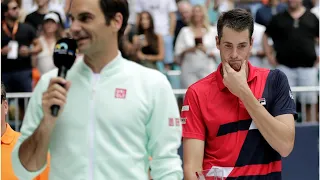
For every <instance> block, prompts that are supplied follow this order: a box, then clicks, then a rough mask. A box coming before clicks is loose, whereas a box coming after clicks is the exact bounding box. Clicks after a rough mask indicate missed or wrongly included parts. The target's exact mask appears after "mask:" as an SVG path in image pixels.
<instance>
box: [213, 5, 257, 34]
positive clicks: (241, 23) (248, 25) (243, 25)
mask: <svg viewBox="0 0 320 180" xmlns="http://www.w3.org/2000/svg"><path fill="white" fill-rule="evenodd" d="M253 22H254V21H253V17H252V15H251V13H249V12H248V11H247V10H245V9H240V8H236V9H233V10H230V11H227V12H225V13H223V14H222V15H221V16H220V17H219V20H218V25H217V29H218V38H219V40H221V37H222V30H223V28H224V27H228V28H231V29H233V30H234V31H237V32H241V31H244V30H246V29H248V30H249V38H250V40H251V37H252V33H253Z"/></svg>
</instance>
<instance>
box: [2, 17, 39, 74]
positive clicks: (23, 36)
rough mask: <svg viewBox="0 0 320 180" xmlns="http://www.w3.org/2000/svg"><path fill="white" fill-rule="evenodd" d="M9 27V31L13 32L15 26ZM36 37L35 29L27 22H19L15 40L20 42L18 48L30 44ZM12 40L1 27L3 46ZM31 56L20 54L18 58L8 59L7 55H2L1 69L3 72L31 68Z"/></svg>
mask: <svg viewBox="0 0 320 180" xmlns="http://www.w3.org/2000/svg"><path fill="white" fill-rule="evenodd" d="M8 28H9V31H10V32H12V29H13V28H10V27H9V26H8ZM35 38H36V31H35V29H34V28H33V27H32V26H31V25H29V24H25V23H19V26H18V30H17V33H16V34H15V41H17V42H18V44H19V46H18V49H19V48H20V47H21V46H22V45H25V46H28V47H30V45H31V44H32V42H33V40H34V39H35ZM11 40H12V38H11V37H9V36H8V35H7V34H6V33H5V32H4V30H3V28H1V48H3V47H5V46H7V45H8V43H9V42H10V41H11ZM31 68H32V66H31V57H30V56H29V57H21V56H19V55H18V58H17V59H7V56H6V55H5V56H3V55H1V71H2V72H13V71H20V70H27V69H30V70H31Z"/></svg>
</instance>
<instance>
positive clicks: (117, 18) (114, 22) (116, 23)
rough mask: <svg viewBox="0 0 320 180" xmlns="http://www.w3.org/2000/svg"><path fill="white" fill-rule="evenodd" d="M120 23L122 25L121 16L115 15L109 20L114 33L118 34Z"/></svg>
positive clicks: (119, 14)
mask: <svg viewBox="0 0 320 180" xmlns="http://www.w3.org/2000/svg"><path fill="white" fill-rule="evenodd" d="M122 23H123V16H122V14H121V13H116V14H115V15H114V17H113V18H112V20H111V26H112V29H113V30H114V32H118V31H119V30H120V29H121V27H122Z"/></svg>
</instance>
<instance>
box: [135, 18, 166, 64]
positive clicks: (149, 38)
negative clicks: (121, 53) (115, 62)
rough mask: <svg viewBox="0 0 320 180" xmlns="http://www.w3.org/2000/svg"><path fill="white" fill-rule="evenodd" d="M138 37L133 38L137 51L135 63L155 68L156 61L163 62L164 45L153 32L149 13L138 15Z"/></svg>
mask: <svg viewBox="0 0 320 180" xmlns="http://www.w3.org/2000/svg"><path fill="white" fill-rule="evenodd" d="M139 17H140V20H139V24H138V35H135V36H134V37H133V45H134V46H135V47H136V49H137V50H138V51H137V54H136V56H137V61H138V62H139V63H140V64H141V65H143V66H145V67H149V68H152V69H158V68H157V64H156V63H157V61H163V58H164V44H163V39H162V37H161V35H159V34H156V33H155V32H154V25H153V18H152V16H151V14H150V13H148V12H142V13H140V16H139Z"/></svg>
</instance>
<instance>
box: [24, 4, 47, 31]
mask: <svg viewBox="0 0 320 180" xmlns="http://www.w3.org/2000/svg"><path fill="white" fill-rule="evenodd" d="M36 3H37V6H38V9H37V10H36V11H34V12H33V13H31V14H28V15H27V17H26V19H25V23H28V24H30V25H31V26H32V27H34V28H35V29H36V30H37V34H39V33H40V31H41V25H42V24H43V18H44V16H45V15H46V14H47V13H48V12H49V0H36Z"/></svg>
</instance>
